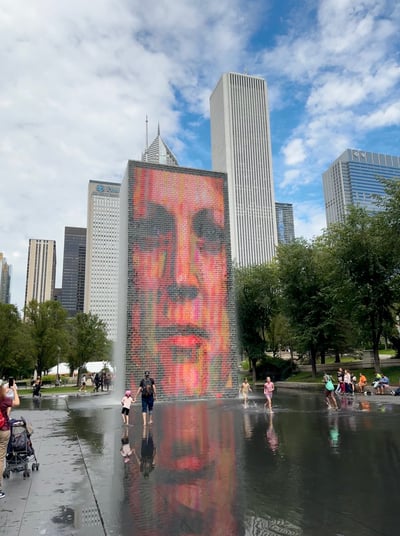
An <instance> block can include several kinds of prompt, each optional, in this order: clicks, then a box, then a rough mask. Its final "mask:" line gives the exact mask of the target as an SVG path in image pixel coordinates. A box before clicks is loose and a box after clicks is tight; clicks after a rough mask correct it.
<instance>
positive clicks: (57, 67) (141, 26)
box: [0, 0, 256, 306]
mask: <svg viewBox="0 0 400 536" xmlns="http://www.w3.org/2000/svg"><path fill="white" fill-rule="evenodd" d="M255 7H256V6H255ZM253 23H254V17H253V12H252V9H250V8H249V9H248V10H247V9H246V10H244V9H241V2H240V1H239V0H232V1H231V0H221V1H219V2H217V3H215V2H213V1H211V0H203V1H200V0H195V1H193V2H186V1H184V0H177V1H175V2H169V1H167V0H157V1H155V0H150V1H149V2H146V3H143V2H142V3H141V2H133V1H131V0H97V1H96V5H95V6H93V4H92V3H90V2H81V1H78V0H69V1H68V2H53V1H52V0H36V1H35V2H30V3H29V2H23V3H20V2H15V1H14V0H5V1H4V2H3V3H2V9H1V12H0V63H1V65H2V83H1V85H0V140H2V142H1V154H0V169H1V172H2V176H3V177H4V181H5V182H6V183H7V188H6V189H3V194H4V193H5V195H2V196H1V198H0V236H1V241H0V251H3V252H4V253H5V255H6V257H7V258H8V259H9V262H12V263H13V276H12V288H11V291H12V301H13V302H14V303H18V305H19V306H22V305H23V297H24V289H25V275H26V258H27V250H28V239H29V238H49V239H55V240H56V241H57V259H58V270H57V271H58V275H57V284H60V283H61V268H62V250H63V236H64V227H65V226H68V225H74V226H86V204H87V185H88V181H89V180H90V179H98V180H110V179H111V180H116V181H119V180H121V178H122V175H123V173H124V169H125V165H126V161H127V160H128V159H129V158H131V159H132V158H133V159H135V158H136V159H137V158H140V156H141V153H142V151H143V149H144V147H145V117H146V115H148V116H149V138H150V141H151V139H152V136H154V135H155V134H156V128H157V123H158V122H160V125H161V131H162V135H163V138H164V139H165V140H166V141H167V143H168V144H169V145H170V146H171V149H172V150H173V151H174V152H175V153H176V155H177V157H178V160H179V153H180V152H181V151H183V150H184V149H185V148H186V147H185V145H186V143H187V141H186V139H185V136H186V135H187V134H186V133H185V131H184V130H183V129H182V128H181V120H182V116H183V114H184V113H186V112H188V111H190V112H191V113H192V114H195V115H196V114H200V116H199V119H201V116H204V117H205V116H207V115H208V97H209V93H210V90H211V88H213V87H214V85H215V84H216V82H217V80H218V78H219V76H220V75H221V74H222V72H223V71H226V70H229V69H232V70H240V66H241V63H242V60H243V57H244V55H245V54H246V52H245V49H246V47H245V43H246V40H247V38H248V34H249V32H250V31H251V26H252V24H253ZM189 140H190V138H189ZM190 142H191V143H192V144H193V145H196V144H198V143H199V140H198V139H194V140H193V139H191V140H190ZM11 252H14V253H13V254H11Z"/></svg>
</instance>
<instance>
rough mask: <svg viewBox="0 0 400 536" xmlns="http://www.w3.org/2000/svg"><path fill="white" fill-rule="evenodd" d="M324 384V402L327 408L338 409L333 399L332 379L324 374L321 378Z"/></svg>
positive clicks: (333, 387)
mask: <svg viewBox="0 0 400 536" xmlns="http://www.w3.org/2000/svg"><path fill="white" fill-rule="evenodd" d="M323 382H324V384H325V400H326V405H327V406H328V408H330V409H331V408H332V409H338V405H337V402H336V398H335V393H334V391H335V386H334V385H333V381H332V377H331V376H330V375H329V374H327V373H326V372H325V374H324V377H323Z"/></svg>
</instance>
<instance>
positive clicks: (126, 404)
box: [121, 391, 133, 425]
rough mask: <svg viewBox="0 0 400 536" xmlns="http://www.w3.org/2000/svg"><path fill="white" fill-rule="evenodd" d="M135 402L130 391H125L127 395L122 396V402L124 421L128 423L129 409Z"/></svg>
mask: <svg viewBox="0 0 400 536" xmlns="http://www.w3.org/2000/svg"><path fill="white" fill-rule="evenodd" d="M132 402H133V398H132V396H131V392H130V391H125V395H124V396H123V397H122V400H121V404H122V410H121V414H122V422H123V423H124V424H126V425H128V424H129V410H130V409H131V404H132Z"/></svg>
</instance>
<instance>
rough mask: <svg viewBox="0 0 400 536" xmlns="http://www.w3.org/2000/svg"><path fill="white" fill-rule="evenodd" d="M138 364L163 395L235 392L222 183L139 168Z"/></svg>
mask: <svg viewBox="0 0 400 536" xmlns="http://www.w3.org/2000/svg"><path fill="white" fill-rule="evenodd" d="M132 204H133V210H132V214H133V217H132V220H131V226H132V227H131V233H130V235H131V236H132V237H133V246H132V250H131V251H132V259H131V260H132V266H133V269H132V272H131V273H132V274H133V276H132V277H133V301H132V314H131V318H132V341H131V348H132V359H133V361H134V363H135V365H137V367H138V369H140V370H142V369H143V366H145V368H149V367H150V368H152V369H153V371H156V372H155V373H154V374H156V376H157V386H158V388H159V392H160V394H161V395H166V396H175V395H180V396H182V395H184V396H187V397H191V396H198V395H210V396H211V395H218V394H223V393H224V391H226V389H229V388H230V387H231V370H232V357H231V352H230V349H231V348H230V328H231V326H230V316H229V314H228V293H229V288H228V286H229V281H228V262H229V261H228V258H227V250H228V248H227V240H228V239H229V238H228V236H229V233H228V232H227V225H226V220H227V214H226V194H225V190H224V179H223V178H222V177H215V176H206V175H200V174H199V175H196V174H188V173H182V172H171V171H166V170H163V169H147V168H139V169H137V170H136V172H135V180H134V183H133V190H132Z"/></svg>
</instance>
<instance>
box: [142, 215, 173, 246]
mask: <svg viewBox="0 0 400 536" xmlns="http://www.w3.org/2000/svg"><path fill="white" fill-rule="evenodd" d="M134 229H135V241H136V244H137V245H138V246H139V247H140V248H141V249H143V250H151V249H156V248H159V247H162V246H164V245H167V244H168V242H169V240H170V238H171V233H172V232H173V230H174V220H173V218H172V216H171V215H170V214H169V213H168V211H166V210H165V209H164V208H163V207H160V206H158V205H155V206H151V207H149V213H148V215H147V216H146V217H144V218H139V219H137V220H135V222H134Z"/></svg>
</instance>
